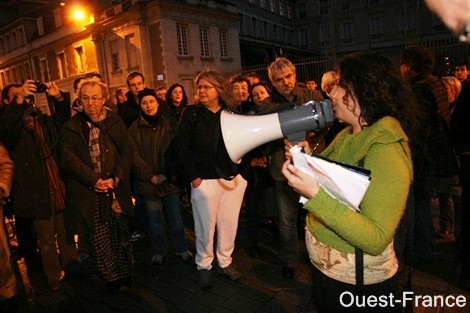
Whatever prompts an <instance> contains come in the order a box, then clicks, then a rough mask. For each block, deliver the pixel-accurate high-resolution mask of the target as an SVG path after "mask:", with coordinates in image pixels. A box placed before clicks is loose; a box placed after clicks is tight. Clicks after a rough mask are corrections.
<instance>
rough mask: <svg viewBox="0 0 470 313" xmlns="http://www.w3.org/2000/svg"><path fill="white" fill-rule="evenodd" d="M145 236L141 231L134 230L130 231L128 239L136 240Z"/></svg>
mask: <svg viewBox="0 0 470 313" xmlns="http://www.w3.org/2000/svg"><path fill="white" fill-rule="evenodd" d="M145 236H146V235H145V234H143V233H141V232H138V231H137V230H136V231H134V232H133V233H132V235H131V239H130V241H132V242H134V241H137V240H139V239H141V238H144V237H145Z"/></svg>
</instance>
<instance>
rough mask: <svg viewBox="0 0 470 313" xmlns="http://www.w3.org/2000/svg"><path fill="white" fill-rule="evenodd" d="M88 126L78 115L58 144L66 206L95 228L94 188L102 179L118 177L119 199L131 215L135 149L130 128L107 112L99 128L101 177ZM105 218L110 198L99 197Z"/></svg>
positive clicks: (116, 116)
mask: <svg viewBox="0 0 470 313" xmlns="http://www.w3.org/2000/svg"><path fill="white" fill-rule="evenodd" d="M86 129H88V125H87V123H86V118H85V114H84V113H83V112H82V113H78V114H76V115H75V116H74V117H72V118H71V119H70V120H69V121H68V122H67V123H65V125H64V127H63V129H62V132H61V136H60V141H59V151H60V157H61V168H62V170H63V173H64V176H65V178H66V187H67V188H66V189H67V190H66V192H67V194H66V206H67V209H69V210H70V211H71V214H75V216H76V217H77V218H78V214H81V216H82V217H83V218H84V219H85V221H86V223H87V224H88V225H89V227H90V228H92V227H93V212H94V210H95V207H96V195H97V193H95V191H94V186H95V184H96V182H97V181H98V179H99V178H102V179H108V178H119V180H120V183H119V186H118V188H117V189H116V190H115V193H116V197H117V200H118V201H119V203H120V205H121V206H122V208H123V211H124V212H125V213H132V212H133V206H132V201H131V191H130V184H129V171H130V168H131V165H132V153H133V151H132V146H131V142H130V137H129V134H128V133H127V128H126V126H125V125H124V123H123V122H122V120H121V118H120V117H119V116H118V115H117V114H115V113H113V112H108V113H107V117H106V119H105V120H103V121H102V126H101V127H100V150H101V160H102V164H101V176H99V175H98V174H97V173H96V172H95V171H94V170H93V165H92V162H91V158H90V153H89V150H88V139H89V138H88V137H86V136H85V132H86ZM99 195H100V200H101V201H102V207H103V208H106V209H105V210H104V211H103V212H102V213H104V218H105V219H109V218H110V217H111V197H110V195H108V194H99Z"/></svg>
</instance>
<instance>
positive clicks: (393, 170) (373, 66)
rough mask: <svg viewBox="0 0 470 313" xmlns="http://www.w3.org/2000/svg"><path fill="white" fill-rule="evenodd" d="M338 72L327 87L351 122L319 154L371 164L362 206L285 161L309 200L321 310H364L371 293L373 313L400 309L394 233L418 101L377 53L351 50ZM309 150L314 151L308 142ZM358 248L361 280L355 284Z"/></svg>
mask: <svg viewBox="0 0 470 313" xmlns="http://www.w3.org/2000/svg"><path fill="white" fill-rule="evenodd" d="M336 72H337V75H338V79H339V80H338V83H337V85H336V86H335V87H334V88H333V90H332V91H331V92H330V96H331V98H332V100H333V109H334V112H335V114H336V117H337V118H338V119H339V120H341V121H343V122H344V123H346V124H348V125H349V127H346V128H345V129H343V130H342V131H341V132H340V133H339V134H338V135H337V136H336V138H335V139H334V141H333V142H332V143H331V144H330V146H329V147H328V148H327V149H326V150H324V152H323V153H322V154H323V155H324V156H326V157H328V158H331V159H334V160H337V161H341V162H344V163H348V164H352V165H358V164H363V166H364V167H365V168H367V169H370V170H371V173H372V174H371V183H370V186H369V189H368V190H367V192H366V194H365V196H364V199H363V200H362V203H361V205H360V209H361V212H360V213H357V212H355V211H353V210H351V209H350V208H348V207H347V206H345V205H344V204H342V203H340V202H339V201H338V200H336V199H334V198H333V197H331V196H330V195H329V194H328V193H327V192H326V191H325V190H324V189H323V188H321V186H320V185H319V184H318V182H317V181H316V180H315V179H314V178H312V177H310V176H308V175H306V174H303V173H302V172H301V171H300V170H298V169H297V168H296V167H295V166H294V165H292V164H291V163H290V162H289V161H287V162H286V163H285V164H284V166H283V173H284V175H285V176H286V178H287V180H288V182H289V185H290V186H292V188H294V189H295V190H296V191H297V192H299V193H300V194H301V195H303V196H304V197H305V198H307V199H309V200H308V201H307V202H306V203H305V205H304V209H306V210H308V217H307V227H306V239H305V240H306V245H307V248H308V251H309V256H310V260H311V262H312V263H313V265H314V266H315V290H316V293H317V295H316V300H317V305H318V311H319V312H322V313H323V312H335V313H336V312H352V311H354V312H358V311H359V312H366V311H367V310H368V309H365V308H361V307H362V306H363V304H364V299H366V300H367V299H368V297H370V296H373V295H374V296H375V297H377V299H380V300H381V302H377V303H376V305H375V306H373V307H371V308H369V309H370V310H371V312H399V310H398V309H399V307H400V304H399V303H395V302H393V301H392V302H393V303H390V300H389V299H390V294H394V295H396V294H395V292H396V290H397V288H396V286H397V285H396V284H395V279H394V278H395V274H396V273H397V270H398V260H397V257H396V255H395V252H394V249H393V238H394V234H395V231H396V229H397V227H398V224H399V222H400V219H401V217H402V216H403V213H404V211H405V207H406V200H407V198H408V192H409V189H410V185H411V183H412V179H413V169H412V160H411V153H410V147H409V138H413V137H412V134H413V132H414V129H415V127H416V125H417V121H416V114H415V112H414V107H415V105H414V101H413V100H412V97H411V96H410V90H409V89H408V88H407V87H406V86H405V85H404V84H403V82H402V81H401V79H400V76H399V73H398V71H397V68H396V67H395V66H394V65H393V64H392V62H391V61H390V60H388V59H387V58H385V57H383V56H381V55H379V54H375V53H363V54H362V53H361V54H353V55H349V56H346V57H345V58H344V59H342V60H341V61H340V62H339V64H338V66H337V71H336ZM410 136H411V137H410ZM304 145H305V144H304ZM288 146H289V145H288ZM304 149H305V150H306V152H309V151H308V150H309V147H308V146H304ZM359 251H363V258H361V259H363V262H364V266H363V267H360V268H363V285H362V284H361V283H360V282H359V285H358V284H356V260H355V257H356V254H358V255H360V252H359ZM359 264H360V263H359ZM359 273H360V271H359ZM358 277H360V274H359V275H358ZM358 294H359V296H358V297H356V296H357V295H358ZM380 296H382V297H381V298H379V297H380ZM400 299H401V298H400ZM379 304H382V305H379ZM365 306H366V307H367V306H368V305H367V302H366V305H365ZM382 306H383V307H382Z"/></svg>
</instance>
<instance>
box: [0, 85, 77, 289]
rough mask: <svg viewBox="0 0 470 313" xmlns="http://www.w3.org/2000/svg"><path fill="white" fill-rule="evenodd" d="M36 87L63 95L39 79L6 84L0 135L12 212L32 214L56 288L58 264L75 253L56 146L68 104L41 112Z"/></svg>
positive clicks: (59, 272)
mask: <svg viewBox="0 0 470 313" xmlns="http://www.w3.org/2000/svg"><path fill="white" fill-rule="evenodd" d="M38 88H39V91H41V90H42V91H43V92H44V91H45V92H46V94H47V95H48V96H50V97H53V98H56V99H58V100H60V97H62V95H61V93H60V91H59V88H58V87H57V85H56V84H55V83H53V82H50V83H45V84H38V83H37V82H34V81H32V80H27V81H26V82H25V83H24V84H23V85H19V86H18V85H16V87H12V88H9V91H10V95H11V97H10V98H9V99H8V101H7V102H5V103H6V107H5V108H4V111H3V114H2V116H1V117H0V140H1V141H2V142H3V143H4V144H5V147H6V148H7V149H8V150H9V152H10V155H11V158H12V160H13V162H14V163H15V175H14V179H13V191H14V194H15V197H14V200H13V203H12V208H13V213H14V214H15V216H18V217H20V218H31V219H32V222H33V227H34V230H35V232H36V234H37V237H38V245H39V249H40V253H41V259H42V264H43V269H44V272H45V274H46V276H47V279H48V281H49V286H50V288H51V289H52V290H58V289H60V280H61V279H62V278H63V273H62V269H63V268H65V269H67V268H68V266H72V265H73V264H74V261H75V260H76V258H77V252H76V249H75V245H74V244H73V243H69V242H68V241H67V240H66V234H65V226H64V209H65V186H64V182H63V180H62V176H61V174H60V172H59V169H58V165H57V149H56V148H57V140H58V135H59V134H58V127H59V126H60V125H61V124H62V122H64V121H66V120H67V119H68V118H69V116H70V109H69V107H68V106H65V105H64V106H60V105H58V106H55V107H54V108H53V110H51V112H52V115H51V116H49V115H46V114H43V113H42V112H41V111H40V110H39V109H38V108H36V106H35V104H34V100H35V98H34V94H35V93H36V92H38ZM56 236H57V244H58V247H59V250H60V258H59V257H58V255H57V249H56ZM61 264H62V266H61Z"/></svg>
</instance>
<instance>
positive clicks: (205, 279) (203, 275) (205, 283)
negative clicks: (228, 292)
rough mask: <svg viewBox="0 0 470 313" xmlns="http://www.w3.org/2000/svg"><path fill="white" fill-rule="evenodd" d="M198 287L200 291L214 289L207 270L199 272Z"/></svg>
mask: <svg viewBox="0 0 470 313" xmlns="http://www.w3.org/2000/svg"><path fill="white" fill-rule="evenodd" d="M199 285H200V286H201V288H202V289H209V288H212V287H214V286H213V285H212V279H211V272H210V271H209V270H199Z"/></svg>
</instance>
